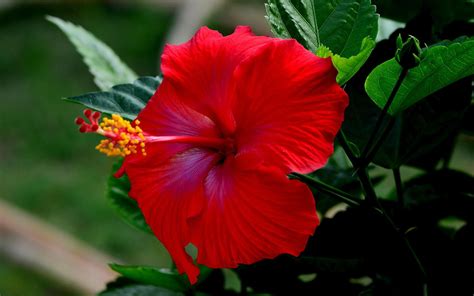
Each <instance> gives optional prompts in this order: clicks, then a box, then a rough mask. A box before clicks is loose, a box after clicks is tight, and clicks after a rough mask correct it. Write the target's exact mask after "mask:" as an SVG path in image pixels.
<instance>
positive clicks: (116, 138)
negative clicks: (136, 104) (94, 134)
mask: <svg viewBox="0 0 474 296" xmlns="http://www.w3.org/2000/svg"><path fill="white" fill-rule="evenodd" d="M139 124H140V121H139V120H135V121H134V126H132V124H131V123H130V121H128V120H125V119H123V118H122V117H121V116H120V115H118V114H112V117H111V118H103V119H102V122H101V123H100V125H99V126H100V131H99V133H100V134H102V135H104V136H106V137H108V139H104V140H101V141H100V143H99V144H98V145H97V146H96V147H95V148H96V149H97V150H98V151H100V152H102V153H105V154H106V155H107V156H122V157H124V156H127V155H131V154H135V153H137V148H138V145H140V150H141V153H142V155H144V156H145V155H146V151H145V140H146V138H145V136H144V135H143V131H142V129H141V128H139V127H138V125H139Z"/></svg>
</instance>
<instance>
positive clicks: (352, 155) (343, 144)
mask: <svg viewBox="0 0 474 296" xmlns="http://www.w3.org/2000/svg"><path fill="white" fill-rule="evenodd" d="M337 140H338V142H339V144H340V145H341V147H342V149H344V152H345V153H346V155H347V157H348V158H349V160H350V161H351V163H352V166H354V167H355V166H356V164H357V163H358V162H359V159H358V157H357V156H356V154H355V153H354V150H352V148H351V146H350V145H349V141H348V140H347V138H346V135H345V134H344V132H343V131H342V128H341V129H340V130H339V133H338V134H337Z"/></svg>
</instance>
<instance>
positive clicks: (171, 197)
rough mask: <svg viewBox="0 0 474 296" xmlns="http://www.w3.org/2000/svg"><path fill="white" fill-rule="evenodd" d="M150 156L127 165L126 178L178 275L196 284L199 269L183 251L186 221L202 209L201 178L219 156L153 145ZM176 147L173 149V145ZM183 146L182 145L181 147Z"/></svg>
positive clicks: (187, 239) (186, 233)
mask: <svg viewBox="0 0 474 296" xmlns="http://www.w3.org/2000/svg"><path fill="white" fill-rule="evenodd" d="M151 146H152V153H149V155H153V156H150V157H144V158H137V159H138V161H134V162H127V167H126V171H127V175H128V177H129V178H130V182H131V184H132V188H131V191H130V196H131V197H133V198H135V199H136V200H137V202H138V205H139V207H140V209H141V210H142V212H143V215H144V216H145V219H146V221H147V223H148V225H150V227H151V229H152V230H153V232H154V233H155V235H156V237H157V238H158V239H159V240H160V241H161V242H162V243H163V245H164V246H165V247H166V248H167V249H168V251H169V253H170V255H171V257H172V258H173V261H174V262H175V263H176V266H177V268H178V271H179V272H180V273H182V272H185V273H186V274H187V276H188V278H189V281H190V282H191V283H195V282H196V280H197V276H198V274H199V269H198V268H197V267H196V266H195V265H194V264H193V260H192V258H191V257H190V256H189V255H188V254H187V253H186V252H185V247H186V246H187V245H188V244H189V242H190V233H189V227H188V223H187V221H188V219H190V218H192V217H195V216H197V215H199V214H200V213H201V211H202V210H203V208H204V206H205V199H204V188H203V183H204V178H205V176H207V174H208V171H209V170H210V168H211V166H212V165H213V164H214V163H215V162H216V160H217V158H218V156H217V155H216V154H214V153H211V152H210V151H208V150H204V149H196V148H195V149H190V150H187V151H185V152H182V153H178V154H176V155H174V156H173V157H171V158H170V157H169V156H170V155H171V154H174V153H175V151H176V150H169V148H170V147H169V146H168V145H163V144H160V143H159V144H154V145H151ZM174 147H176V146H174ZM181 147H183V145H181Z"/></svg>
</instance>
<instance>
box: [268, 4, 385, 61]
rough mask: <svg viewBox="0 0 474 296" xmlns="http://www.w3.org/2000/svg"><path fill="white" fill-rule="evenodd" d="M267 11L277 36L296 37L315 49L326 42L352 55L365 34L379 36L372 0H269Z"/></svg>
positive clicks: (345, 53)
mask: <svg viewBox="0 0 474 296" xmlns="http://www.w3.org/2000/svg"><path fill="white" fill-rule="evenodd" d="M266 11H267V17H266V18H267V20H268V22H269V24H270V26H271V28H272V31H273V34H274V35H275V36H277V37H280V38H295V39H296V40H298V42H300V43H301V44H302V45H303V46H305V47H306V48H307V49H309V50H311V51H313V52H315V51H316V49H317V48H318V47H319V46H320V45H325V46H327V47H328V48H329V49H331V51H332V52H333V53H334V54H338V55H340V56H342V57H351V56H354V55H357V54H358V53H359V52H360V49H361V45H362V40H363V39H364V38H365V37H370V38H371V39H372V40H375V37H376V36H377V30H378V14H376V13H375V6H373V5H371V4H370V0H331V1H325V0H268V1H267V4H266Z"/></svg>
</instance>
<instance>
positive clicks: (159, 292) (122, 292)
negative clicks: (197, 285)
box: [99, 285, 184, 296]
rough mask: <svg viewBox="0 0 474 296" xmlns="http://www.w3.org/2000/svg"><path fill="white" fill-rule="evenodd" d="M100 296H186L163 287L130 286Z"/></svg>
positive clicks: (108, 291) (105, 292)
mask: <svg viewBox="0 0 474 296" xmlns="http://www.w3.org/2000/svg"><path fill="white" fill-rule="evenodd" d="M99 295H100V296H184V294H183V293H179V292H173V291H170V290H167V289H164V288H161V287H156V286H148V285H130V286H126V287H122V288H116V289H112V290H106V291H103V292H101V293H100V294H99Z"/></svg>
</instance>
